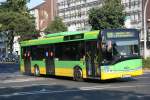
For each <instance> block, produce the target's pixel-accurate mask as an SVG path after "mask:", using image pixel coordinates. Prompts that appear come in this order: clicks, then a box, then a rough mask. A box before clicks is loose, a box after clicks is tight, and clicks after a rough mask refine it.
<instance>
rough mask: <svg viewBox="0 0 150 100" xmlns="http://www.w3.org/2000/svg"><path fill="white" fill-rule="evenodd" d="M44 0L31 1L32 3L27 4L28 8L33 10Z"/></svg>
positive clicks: (1, 0)
mask: <svg viewBox="0 0 150 100" xmlns="http://www.w3.org/2000/svg"><path fill="white" fill-rule="evenodd" d="M3 1H6V0H0V2H3ZM43 1H44V0H30V3H28V4H27V6H28V7H29V8H30V9H31V8H33V7H35V6H37V5H39V4H41V3H42V2H43Z"/></svg>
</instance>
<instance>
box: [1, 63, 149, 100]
mask: <svg viewBox="0 0 150 100" xmlns="http://www.w3.org/2000/svg"><path fill="white" fill-rule="evenodd" d="M0 100H150V72H145V74H144V75H142V76H140V77H136V78H127V79H116V80H109V81H99V80H86V81H85V82H76V81H73V80H72V79H71V78H64V77H46V76H42V77H34V76H27V75H22V74H21V73H20V72H19V67H18V65H12V64H0Z"/></svg>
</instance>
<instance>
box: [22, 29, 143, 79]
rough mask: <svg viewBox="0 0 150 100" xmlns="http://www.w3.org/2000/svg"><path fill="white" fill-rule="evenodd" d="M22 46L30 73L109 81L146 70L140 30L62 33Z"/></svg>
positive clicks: (137, 74) (25, 70)
mask: <svg viewBox="0 0 150 100" xmlns="http://www.w3.org/2000/svg"><path fill="white" fill-rule="evenodd" d="M20 45H21V56H20V69H21V72H23V73H26V74H34V75H36V76H39V75H42V74H44V75H54V76H66V77H73V79H75V80H82V79H86V78H87V79H88V78H90V79H100V80H107V79H113V78H124V77H134V76H139V75H142V73H143V70H142V66H143V65H142V58H141V56H140V40H139V31H138V30H136V29H106V30H101V31H99V30H98V31H89V32H88V31H87V32H86V31H82V32H61V33H55V34H48V35H46V36H45V37H44V38H40V39H34V40H27V41H22V42H21V43H20Z"/></svg>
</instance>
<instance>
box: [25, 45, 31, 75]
mask: <svg viewBox="0 0 150 100" xmlns="http://www.w3.org/2000/svg"><path fill="white" fill-rule="evenodd" d="M24 69H25V73H26V74H31V51H30V49H29V48H24Z"/></svg>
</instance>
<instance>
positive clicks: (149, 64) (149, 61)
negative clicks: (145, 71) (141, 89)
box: [143, 57, 150, 68]
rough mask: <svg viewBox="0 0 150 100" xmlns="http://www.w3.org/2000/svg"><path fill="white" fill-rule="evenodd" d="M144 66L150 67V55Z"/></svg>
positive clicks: (144, 61)
mask: <svg viewBox="0 0 150 100" xmlns="http://www.w3.org/2000/svg"><path fill="white" fill-rule="evenodd" d="M143 64H144V68H150V57H149V58H147V59H146V60H143Z"/></svg>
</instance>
